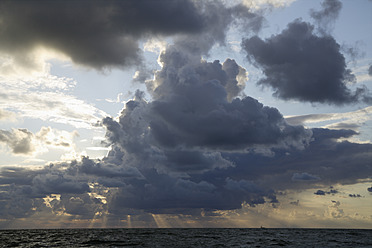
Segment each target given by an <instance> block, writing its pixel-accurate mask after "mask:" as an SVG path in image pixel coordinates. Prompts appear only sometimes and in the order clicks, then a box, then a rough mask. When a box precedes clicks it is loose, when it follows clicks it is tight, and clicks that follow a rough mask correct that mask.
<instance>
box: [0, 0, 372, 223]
mask: <svg viewBox="0 0 372 248" xmlns="http://www.w3.org/2000/svg"><path fill="white" fill-rule="evenodd" d="M145 2H146V1H145ZM145 2H141V1H138V2H136V1H133V2H131V1H125V2H116V1H112V2H111V1H109V2H108V3H107V5H105V4H102V3H101V2H99V1H97V2H95V1H93V2H92V3H93V4H92V5H89V6H87V8H85V11H84V12H81V11H80V8H79V9H77V10H76V11H77V13H78V14H79V15H77V16H75V15H73V14H71V12H70V10H69V8H68V7H67V5H64V4H63V3H58V4H57V5H49V6H41V5H40V6H37V4H36V5H35V6H36V7H35V6H34V5H28V4H24V5H22V6H20V7H21V8H19V13H21V14H19V13H14V12H13V11H12V9H11V8H10V9H7V6H4V8H3V11H4V9H5V12H4V13H3V14H4V15H3V16H4V17H3V18H5V19H6V20H8V23H9V27H10V28H9V29H7V30H5V31H4V32H5V33H6V34H7V35H6V36H4V37H6V39H5V38H2V39H1V38H0V92H1V93H0V124H1V129H0V149H1V151H0V152H1V168H0V209H2V211H0V212H1V213H0V219H1V220H0V227H13V228H21V227H33V223H36V224H37V225H38V226H43V227H89V228H92V227H99V228H103V227H162V228H165V227H260V226H265V227H347V228H348V227H352V228H354V227H359V228H367V227H369V225H370V223H371V222H372V220H371V215H370V213H369V212H368V211H369V209H368V207H366V206H369V205H370V203H371V193H370V191H369V190H368V189H369V188H370V187H371V180H370V177H371V175H369V173H370V169H371V162H370V161H371V155H372V154H371V140H372V137H371V135H370V132H369V131H370V127H371V125H372V123H371V119H372V116H371V113H372V109H371V107H370V106H369V105H370V102H369V101H370V100H371V98H370V95H368V94H369V91H368V89H370V86H369V84H368V83H369V82H370V81H371V77H370V76H369V75H368V74H367V73H368V72H367V71H368V69H369V67H368V66H369V65H367V64H368V63H369V62H368V61H370V60H369V59H368V58H367V59H366V60H365V61H367V62H362V63H361V65H359V64H358V66H356V65H355V66H354V69H353V70H349V69H350V67H351V68H353V65H352V63H345V56H346V55H344V53H345V51H344V50H343V49H340V45H339V44H341V43H340V42H339V41H338V39H336V38H334V37H336V36H334V37H333V32H334V31H336V30H337V25H335V24H337V22H336V21H335V20H336V19H337V17H338V18H342V12H340V9H341V7H340V6H342V4H341V3H343V2H339V1H338V0H325V1H322V3H323V4H322V5H318V2H317V3H316V4H313V3H311V4H310V3H306V4H308V5H309V6H311V11H310V9H308V10H307V11H308V12H309V11H310V12H309V13H310V14H309V13H307V15H308V16H309V19H306V18H304V20H302V19H301V20H300V19H295V18H297V17H298V16H294V18H293V20H291V21H290V22H288V23H284V22H283V23H278V24H275V25H280V30H281V31H280V30H279V26H278V27H277V29H278V32H276V33H272V34H271V36H269V38H266V39H264V38H263V37H262V36H261V35H262V33H261V32H262V30H265V28H267V26H270V25H273V24H271V23H270V22H268V20H270V19H269V18H270V14H272V13H274V12H275V11H276V10H278V9H280V10H281V11H286V10H287V9H291V10H292V11H293V10H294V9H292V7H293V6H295V7H296V8H298V6H299V5H298V4H299V3H298V2H295V1H292V0H289V1H284V0H265V1H234V2H230V1H208V2H205V1H191V0H190V1H180V2H177V4H171V1H159V2H158V4H160V5H161V6H150V5H148V4H144V3H145ZM239 3H243V4H244V5H239ZM7 4H9V6H12V4H13V3H11V2H9V3H7ZM15 4H16V3H15ZM78 4H82V5H83V4H84V1H81V2H78ZM96 4H98V5H96ZM345 4H346V2H345ZM56 6H57V7H59V8H57V7H56ZM128 6H129V7H131V8H133V9H136V10H137V12H135V14H133V15H128V13H127V11H126V10H127V9H130V8H128ZM114 7H115V8H114ZM158 7H159V8H158ZM293 8H294V7H293ZM359 8H360V7H359ZM82 9H83V8H82ZM112 9H118V10H120V11H117V12H115V11H112ZM6 10H7V11H6ZM154 10H157V11H155V12H154ZM185 10H187V11H185ZM0 12H1V8H0ZM22 13H23V15H22ZM46 13H47V14H46ZM50 13H55V15H53V14H52V15H51V14H50ZM97 13H99V14H97ZM149 13H152V14H153V15H149ZM277 13H279V12H276V13H275V14H277ZM327 13H328V14H329V15H328V14H327ZM36 14H37V16H38V17H39V18H32V17H33V16H34V15H36ZM326 14H327V15H326ZM296 15H297V14H296ZM301 15H303V16H305V14H304V13H302V12H301ZM154 16H155V17H156V18H154ZM327 16H331V17H332V18H331V19H330V18H328V17H327ZM57 17H58V19H56V18H57ZM75 18H77V19H75ZM80 18H81V19H80ZM265 18H267V19H265ZM291 18H292V15H291ZM327 18H328V19H327ZM56 20H59V21H58V22H57V21H56ZM76 20H79V21H78V22H76ZM169 20H172V21H169ZM40 21H41V22H40ZM71 23H76V25H74V26H71ZM127 23H131V25H129V26H128V25H127ZM60 24H63V25H60ZM92 24H94V25H92ZM265 25H266V26H265ZM71 27H74V28H71ZM92 27H94V28H92ZM1 28H2V23H0V29H1ZM11 29H14V30H20V31H22V30H27V29H30V30H31V31H30V32H20V34H22V35H24V39H23V40H19V39H18V38H17V37H16V36H14V35H13V33H11V32H8V31H9V30H11ZM80 30H85V32H80ZM240 31H242V32H240ZM243 31H244V32H243ZM66 37H68V38H69V40H66ZM70 38H71V40H73V42H70V41H71V40H70ZM337 38H339V37H337ZM242 39H243V42H241V41H242ZM35 44H36V45H35ZM288 44H292V46H290V45H288ZM293 44H294V45H296V46H298V47H299V49H294V47H295V46H294V45H293ZM314 44H315V45H314ZM324 44H326V46H323V45H324ZM262 47H265V49H261V48H262ZM266 48H267V49H266ZM270 49H271V50H272V51H273V52H272V53H270V54H271V55H270V56H269V55H268V54H267V53H265V51H267V50H270ZM271 50H270V51H271ZM322 54H323V55H324V54H328V55H329V57H332V58H334V59H330V60H325V59H324V58H323V60H319V58H320V57H322V56H321V55H322ZM21 55H24V56H21ZM274 55H278V56H274ZM279 55H280V56H279ZM287 55H291V56H287ZM235 56H236V58H235ZM368 56H371V55H368ZM215 57H218V58H220V60H217V59H215ZM309 58H310V59H309ZM292 59H294V60H295V62H294V61H293V60H292ZM156 62H157V63H156ZM254 66H255V69H254V70H253V69H252V70H253V72H251V71H250V69H251V68H253V67H254ZM333 66H334V67H333ZM330 67H332V68H334V69H335V70H333V71H332V73H330V71H329V70H323V69H324V68H330ZM118 70H123V71H124V72H121V73H122V74H120V73H117V71H118ZM129 71H130V72H131V73H129ZM335 71H336V72H337V73H336V72H335ZM132 72H133V74H134V75H132ZM333 72H335V73H333ZM248 73H250V74H249V75H250V79H249V80H248V77H247V75H248ZM113 74H115V77H121V76H123V75H124V74H125V77H124V76H123V79H120V80H121V81H120V85H122V86H120V89H119V92H116V91H114V90H112V89H110V88H111V87H113V86H114V85H113V84H111V83H110V82H111V81H112V80H113ZM57 75H58V76H57ZM62 75H66V76H62ZM82 75H84V76H82ZM86 75H89V76H86ZM354 75H355V78H354V77H353V76H354ZM98 78H99V79H98ZM278 78H280V79H282V80H281V81H280V80H277V79H278ZM309 78H311V80H308V79H309ZM324 79H327V80H324ZM354 79H356V80H357V82H356V83H355V82H354ZM96 80H97V81H96ZM115 80H116V79H115ZM98 81H100V82H98ZM122 81H123V82H122ZM278 82H280V83H278ZM298 82H301V83H300V84H299V83H298ZM313 82H317V83H316V84H313ZM89 83H91V84H89ZM98 83H102V84H104V86H103V87H99V88H97V89H96V90H94V89H95V86H96V85H97V84H98ZM83 84H85V85H88V86H85V88H84V87H82V85H83ZM263 85H265V86H267V87H265V88H262V90H263V91H266V92H268V93H265V94H264V93H257V96H256V95H255V94H256V92H258V90H257V91H256V90H252V89H253V88H255V87H256V88H257V86H263ZM309 85H311V86H312V87H310V88H309ZM325 85H328V86H330V88H332V89H335V90H334V91H328V93H327V94H323V93H324V92H325V88H324V87H323V86H325ZM292 86H293V87H292ZM294 86H296V87H294ZM331 86H332V87H331ZM121 87H122V88H121ZM88 88H92V89H90V90H91V92H93V91H96V92H95V94H94V96H93V94H92V96H90V95H89V94H88V90H87V89H88ZM137 88H139V89H140V90H137V91H136V89H137ZM294 88H295V90H293V89H294ZM106 89H107V92H106V91H105V90H106ZM251 90H252V91H251ZM263 91H262V92H263ZM273 92H274V95H273V96H271V93H273ZM111 93H112V94H111ZM256 99H259V101H258V100H256ZM273 99H275V100H273ZM261 100H262V101H261ZM261 102H265V103H267V102H270V103H274V104H278V106H280V108H279V107H278V106H276V105H272V106H266V104H262V103H261ZM121 105H123V106H121ZM107 106H109V107H107ZM110 106H111V107H110ZM113 106H115V108H114V107H113ZM118 106H121V107H122V110H121V111H120V112H119V113H118V114H113V115H112V116H110V115H109V113H117V111H118ZM282 107H283V111H284V112H285V113H289V114H288V116H286V117H283V116H282V114H281V113H284V112H283V111H282ZM295 108H298V109H300V110H296V111H293V109H295ZM292 112H293V113H296V115H295V114H293V113H292ZM298 113H302V114H300V115H299V114H298ZM305 113H308V114H305ZM88 155H89V156H88ZM371 190H372V189H371ZM355 209H357V210H355Z"/></svg>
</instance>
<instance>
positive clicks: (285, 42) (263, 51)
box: [242, 20, 371, 105]
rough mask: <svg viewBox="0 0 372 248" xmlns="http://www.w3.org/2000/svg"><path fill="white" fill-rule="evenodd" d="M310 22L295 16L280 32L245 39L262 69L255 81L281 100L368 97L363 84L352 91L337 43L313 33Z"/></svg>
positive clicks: (244, 44)
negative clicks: (268, 36) (259, 77)
mask: <svg viewBox="0 0 372 248" xmlns="http://www.w3.org/2000/svg"><path fill="white" fill-rule="evenodd" d="M313 29H314V27H313V26H312V25H310V24H309V23H306V22H302V21H301V20H295V21H293V22H291V23H289V24H288V27H287V28H286V29H285V30H283V31H282V33H280V34H278V35H275V36H271V37H270V38H267V39H266V40H262V39H260V38H259V37H257V36H254V37H252V38H249V39H245V40H243V42H242V47H243V49H244V50H245V51H246V52H247V56H248V58H249V59H250V60H254V61H255V62H256V63H257V65H258V66H260V67H261V68H262V69H263V72H264V74H265V78H263V79H261V80H259V81H258V85H262V86H269V87H271V88H273V89H274V90H275V92H274V96H276V97H278V98H281V99H284V100H299V101H304V102H312V103H327V104H334V105H344V104H350V103H356V102H359V101H365V102H369V101H370V98H371V96H370V94H369V91H368V89H367V88H366V87H359V88H357V89H356V90H355V91H354V92H352V91H351V90H350V89H349V88H348V87H347V83H350V82H354V81H355V76H354V75H353V74H352V73H351V71H350V70H349V69H347V68H346V63H345V58H344V56H343V55H342V54H341V52H340V45H339V44H338V43H337V42H336V41H335V40H334V38H332V37H331V36H324V37H321V36H316V35H315V34H314V33H313Z"/></svg>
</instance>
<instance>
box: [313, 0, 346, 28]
mask: <svg viewBox="0 0 372 248" xmlns="http://www.w3.org/2000/svg"><path fill="white" fill-rule="evenodd" d="M321 6H322V9H321V10H319V11H316V10H310V16H311V17H312V18H313V19H314V20H315V23H316V24H317V26H318V29H319V32H320V33H321V34H327V33H329V32H330V31H331V30H332V29H333V26H332V25H333V24H334V21H335V20H336V19H337V17H338V15H339V13H340V11H341V9H342V3H341V2H340V1H339V0H325V1H324V2H322V3H321Z"/></svg>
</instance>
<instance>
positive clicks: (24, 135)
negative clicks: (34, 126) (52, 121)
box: [0, 129, 35, 154]
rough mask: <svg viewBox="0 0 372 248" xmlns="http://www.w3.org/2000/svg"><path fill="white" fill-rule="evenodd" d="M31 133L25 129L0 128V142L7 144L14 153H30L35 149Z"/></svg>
mask: <svg viewBox="0 0 372 248" xmlns="http://www.w3.org/2000/svg"><path fill="white" fill-rule="evenodd" d="M33 138H34V135H33V133H31V132H29V131H28V130H27V129H13V130H12V131H6V130H0V142H3V143H5V144H7V145H8V146H9V147H10V148H11V149H12V152H13V153H15V154H30V153H32V152H33V151H34V150H35V147H34V145H33V143H32V140H33Z"/></svg>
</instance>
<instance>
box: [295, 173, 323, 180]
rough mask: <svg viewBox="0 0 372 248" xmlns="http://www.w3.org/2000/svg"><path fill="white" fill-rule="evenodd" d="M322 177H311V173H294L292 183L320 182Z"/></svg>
mask: <svg viewBox="0 0 372 248" xmlns="http://www.w3.org/2000/svg"><path fill="white" fill-rule="evenodd" d="M318 180H320V177H318V176H315V175H311V174H309V173H306V172H303V173H294V174H293V176H292V181H318Z"/></svg>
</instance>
